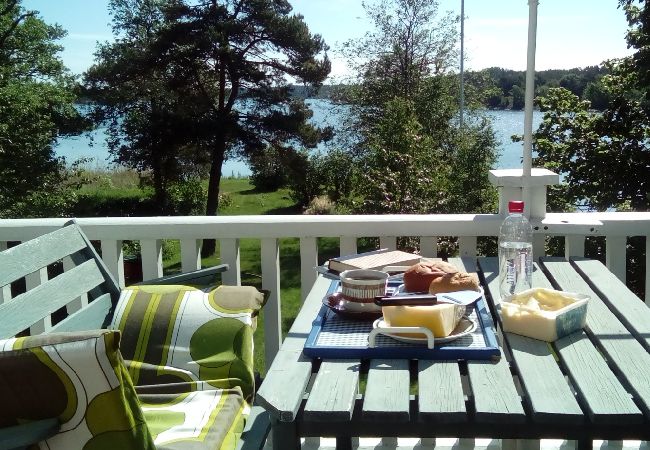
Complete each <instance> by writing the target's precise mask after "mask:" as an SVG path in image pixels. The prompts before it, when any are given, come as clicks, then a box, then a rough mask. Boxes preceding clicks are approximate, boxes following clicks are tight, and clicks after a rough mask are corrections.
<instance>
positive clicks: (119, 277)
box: [101, 240, 125, 288]
mask: <svg viewBox="0 0 650 450" xmlns="http://www.w3.org/2000/svg"><path fill="white" fill-rule="evenodd" d="M101 246H102V260H103V261H104V264H106V267H107V268H108V270H109V271H110V272H111V273H112V274H113V276H114V277H115V280H116V281H117V284H118V285H119V286H120V288H123V287H124V286H125V281H124V250H123V249H122V241H115V240H102V241H101Z"/></svg>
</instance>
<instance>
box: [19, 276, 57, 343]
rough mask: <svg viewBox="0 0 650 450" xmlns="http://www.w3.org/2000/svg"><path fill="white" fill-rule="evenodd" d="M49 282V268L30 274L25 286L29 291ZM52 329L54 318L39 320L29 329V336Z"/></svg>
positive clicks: (26, 278)
mask: <svg viewBox="0 0 650 450" xmlns="http://www.w3.org/2000/svg"><path fill="white" fill-rule="evenodd" d="M46 281H47V267H43V268H42V269H39V270H37V271H36V272H33V273H30V274H29V275H27V276H26V277H25V286H26V288H27V290H28V291H30V290H32V289H34V288H35V287H37V286H39V285H41V284H42V283H44V282H46ZM50 328H52V317H51V316H47V317H44V318H43V319H42V320H39V321H38V322H36V323H35V324H34V325H32V326H31V327H29V334H31V335H32V336H33V335H35V334H41V333H44V332H46V331H47V330H49V329H50Z"/></svg>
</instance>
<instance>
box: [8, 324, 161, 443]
mask: <svg viewBox="0 0 650 450" xmlns="http://www.w3.org/2000/svg"><path fill="white" fill-rule="evenodd" d="M119 342H120V334H119V332H115V331H108V330H96V331H86V332H78V333H53V334H45V335H38V336H30V337H23V338H12V339H7V340H3V341H0V380H2V382H1V383H0V399H2V407H1V408H0V427H5V426H11V425H17V424H20V423H25V422H27V421H32V420H39V419H45V418H53V417H55V418H58V419H59V421H60V423H61V427H60V430H59V432H58V434H56V435H55V436H53V437H51V438H49V439H47V440H46V441H45V442H44V443H43V444H42V447H43V448H48V449H50V450H56V449H62V450H68V449H74V448H79V449H81V448H84V449H86V450H101V449H108V448H119V449H120V450H129V449H134V450H135V449H153V448H154V446H153V442H152V439H151V436H150V434H149V431H148V428H147V426H146V424H145V420H144V416H143V414H142V410H141V409H140V405H139V403H138V399H137V396H136V393H135V391H134V388H133V384H132V382H131V379H130V378H129V375H128V373H127V371H126V368H125V367H124V364H123V361H122V358H121V355H120V353H119V350H118V348H119Z"/></svg>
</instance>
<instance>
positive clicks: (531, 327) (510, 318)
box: [501, 288, 589, 342]
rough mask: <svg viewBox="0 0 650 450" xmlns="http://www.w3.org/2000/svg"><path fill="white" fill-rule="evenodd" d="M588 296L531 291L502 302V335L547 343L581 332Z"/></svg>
mask: <svg viewBox="0 0 650 450" xmlns="http://www.w3.org/2000/svg"><path fill="white" fill-rule="evenodd" d="M588 302H589V296H588V295H585V294H578V293H575V292H565V291H557V290H554V289H544V288H533V289H529V290H526V291H524V292H521V293H519V294H515V295H511V296H509V297H507V298H505V299H503V300H502V302H501V321H502V324H503V331H507V332H511V333H515V334H520V335H522V336H528V337H531V338H534V339H539V340H542V341H546V342H553V341H555V340H557V339H559V338H561V337H564V336H566V335H568V334H571V333H573V332H575V331H578V330H580V329H581V328H583V327H584V326H585V323H586V320H587V306H588Z"/></svg>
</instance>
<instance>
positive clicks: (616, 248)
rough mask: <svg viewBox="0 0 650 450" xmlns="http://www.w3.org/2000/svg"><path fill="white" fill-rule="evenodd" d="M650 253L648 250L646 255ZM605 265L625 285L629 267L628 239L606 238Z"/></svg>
mask: <svg viewBox="0 0 650 450" xmlns="http://www.w3.org/2000/svg"><path fill="white" fill-rule="evenodd" d="M647 253H648V251H647V249H646V255H647ZM605 265H606V266H607V268H608V269H609V271H610V272H612V273H613V274H614V275H616V276H617V277H618V279H619V280H621V281H622V282H623V283H625V278H626V275H625V268H626V265H627V237H625V236H605Z"/></svg>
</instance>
